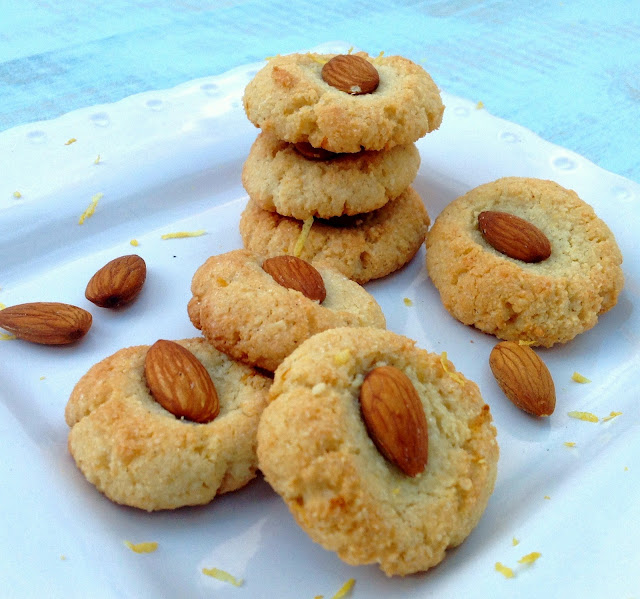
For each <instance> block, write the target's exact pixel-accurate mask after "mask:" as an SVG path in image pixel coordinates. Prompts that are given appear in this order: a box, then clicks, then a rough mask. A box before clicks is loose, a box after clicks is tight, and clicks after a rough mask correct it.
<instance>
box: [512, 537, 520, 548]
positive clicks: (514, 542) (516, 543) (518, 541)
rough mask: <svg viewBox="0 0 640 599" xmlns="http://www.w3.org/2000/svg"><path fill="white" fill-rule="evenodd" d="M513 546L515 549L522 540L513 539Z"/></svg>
mask: <svg viewBox="0 0 640 599" xmlns="http://www.w3.org/2000/svg"><path fill="white" fill-rule="evenodd" d="M511 544H512V545H513V546H514V547H515V546H516V545H519V544H520V540H519V539H516V538H515V537H513V539H511Z"/></svg>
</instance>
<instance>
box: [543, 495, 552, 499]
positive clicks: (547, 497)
mask: <svg viewBox="0 0 640 599" xmlns="http://www.w3.org/2000/svg"><path fill="white" fill-rule="evenodd" d="M543 499H551V497H549V496H548V495H545V496H544V497H543Z"/></svg>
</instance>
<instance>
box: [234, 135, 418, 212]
mask: <svg viewBox="0 0 640 599" xmlns="http://www.w3.org/2000/svg"><path fill="white" fill-rule="evenodd" d="M303 145H304V144H290V143H287V142H285V141H280V140H278V139H277V138H276V137H274V136H273V135H270V134H268V133H261V134H260V135H259V136H258V138H257V139H256V141H255V142H254V144H253V146H252V148H251V151H250V153H249V157H248V158H247V161H246V162H245V163H244V167H243V169H242V183H243V185H244V188H245V189H246V190H247V193H248V194H249V196H250V197H251V199H252V200H254V201H255V202H256V204H258V206H260V207H261V208H263V209H264V210H270V211H272V212H277V213H278V214H281V215H282V216H291V217H293V218H297V219H299V220H305V219H307V218H309V217H311V216H313V217H319V218H331V217H332V216H342V215H343V214H347V215H354V214H359V213H362V212H371V211H372V210H376V209H377V208H380V207H382V206H384V205H385V204H386V203H387V202H388V201H389V200H391V199H393V198H395V197H397V196H399V195H400V194H401V193H402V192H403V191H404V190H405V189H406V188H407V187H408V186H409V185H410V184H411V182H412V181H413V180H414V179H415V177H416V174H417V173H418V168H419V166H420V154H419V152H418V148H416V146H415V145H414V144H407V145H401V146H394V147H393V148H391V149H390V150H387V151H380V152H375V151H363V152H358V153H355V154H334V153H332V152H326V151H320V152H316V151H315V148H312V147H311V146H308V144H306V145H307V146H308V147H307V148H305V147H303Z"/></svg>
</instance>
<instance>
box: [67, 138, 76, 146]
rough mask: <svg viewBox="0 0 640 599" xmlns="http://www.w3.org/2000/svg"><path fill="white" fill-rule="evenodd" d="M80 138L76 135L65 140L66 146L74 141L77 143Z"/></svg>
mask: <svg viewBox="0 0 640 599" xmlns="http://www.w3.org/2000/svg"><path fill="white" fill-rule="evenodd" d="M77 141H78V140H77V139H76V138H75V137H72V138H71V139H69V140H67V141H65V142H64V145H65V146H70V145H71V144H73V143H76V142H77Z"/></svg>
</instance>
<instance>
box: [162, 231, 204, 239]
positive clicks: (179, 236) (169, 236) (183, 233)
mask: <svg viewBox="0 0 640 599" xmlns="http://www.w3.org/2000/svg"><path fill="white" fill-rule="evenodd" d="M205 233H206V231H205V230H204V229H198V230H197V231H176V232H175V233H165V234H164V235H163V236H162V239H182V238H184V237H200V236H201V235H204V234H205Z"/></svg>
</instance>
